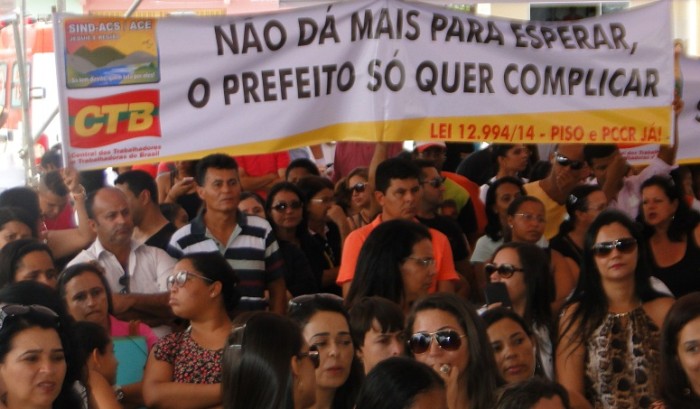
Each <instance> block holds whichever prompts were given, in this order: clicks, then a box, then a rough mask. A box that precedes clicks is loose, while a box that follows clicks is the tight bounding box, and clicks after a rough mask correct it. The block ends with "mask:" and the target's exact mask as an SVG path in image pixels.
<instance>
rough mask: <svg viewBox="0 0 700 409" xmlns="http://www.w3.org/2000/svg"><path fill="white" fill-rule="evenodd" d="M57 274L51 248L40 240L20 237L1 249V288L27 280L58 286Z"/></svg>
mask: <svg viewBox="0 0 700 409" xmlns="http://www.w3.org/2000/svg"><path fill="white" fill-rule="evenodd" d="M57 275H58V271H56V267H55V265H54V262H53V254H52V253H51V249H49V246H47V245H46V244H44V243H41V242H39V241H38V240H35V239H19V240H16V241H13V242H12V243H9V244H8V245H7V246H5V247H3V249H2V250H0V288H1V287H4V286H6V285H7V284H11V283H15V282H18V281H25V280H29V281H36V282H39V283H42V284H45V285H47V286H49V287H51V288H56V276H57Z"/></svg>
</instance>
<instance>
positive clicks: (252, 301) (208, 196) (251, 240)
mask: <svg viewBox="0 0 700 409" xmlns="http://www.w3.org/2000/svg"><path fill="white" fill-rule="evenodd" d="M197 193H198V194H199V197H200V198H201V199H202V201H203V202H204V210H203V211H201V212H200V213H199V215H197V217H195V218H194V219H193V220H192V222H190V224H188V225H186V226H184V227H182V228H181V229H179V230H178V231H176V232H175V234H173V236H172V238H171V239H170V245H169V246H168V253H170V255H171V256H173V257H176V258H179V257H181V256H182V255H184V254H188V253H195V252H213V251H218V252H220V253H221V254H223V256H224V257H225V258H226V259H227V260H228V262H229V264H231V266H232V267H233V269H234V270H235V271H236V274H237V275H238V278H239V280H240V282H239V285H238V287H239V288H238V289H239V291H240V292H241V295H242V298H241V302H240V304H239V308H240V309H241V310H262V309H265V308H266V307H268V306H269V308H270V310H271V311H273V312H277V313H279V314H284V311H285V307H286V292H287V288H286V286H285V283H284V261H283V260H282V255H281V254H280V252H279V245H278V244H277V240H276V239H275V236H274V234H273V232H272V227H270V224H269V223H268V222H267V220H265V219H262V218H260V217H256V216H246V215H245V214H243V213H241V212H239V211H238V202H239V201H240V196H241V183H240V179H239V176H238V164H237V163H236V161H235V160H234V159H233V158H231V157H230V156H227V155H224V154H213V155H209V156H206V157H204V158H203V159H201V160H200V161H199V163H198V164H197ZM265 290H268V291H269V294H270V297H269V302H268V301H267V300H266V299H265V298H264V295H265Z"/></svg>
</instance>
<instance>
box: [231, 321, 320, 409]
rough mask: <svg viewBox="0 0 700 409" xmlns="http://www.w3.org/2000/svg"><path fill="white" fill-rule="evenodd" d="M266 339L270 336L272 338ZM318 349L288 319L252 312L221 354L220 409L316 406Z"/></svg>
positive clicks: (295, 408) (285, 408) (235, 331)
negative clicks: (222, 407)
mask: <svg viewBox="0 0 700 409" xmlns="http://www.w3.org/2000/svg"><path fill="white" fill-rule="evenodd" d="M270 334H274V335H275V336H274V337H271V336H270ZM319 361H320V357H319V352H318V349H317V348H316V347H309V345H308V344H307V343H306V340H304V338H303V336H302V334H301V330H300V329H299V326H298V325H296V323H295V322H293V321H291V320H290V319H288V318H286V317H282V316H279V315H277V314H274V313H270V312H255V313H252V314H251V315H250V317H249V318H248V319H247V320H245V322H244V323H243V324H242V325H241V326H239V327H238V328H236V329H235V330H233V331H232V332H231V335H230V336H229V339H228V344H227V345H226V348H225V350H224V358H223V371H224V375H223V382H222V384H221V385H222V395H223V403H224V409H303V408H309V407H311V406H312V405H313V404H314V402H315V401H316V375H315V373H314V371H315V368H317V367H318V365H319Z"/></svg>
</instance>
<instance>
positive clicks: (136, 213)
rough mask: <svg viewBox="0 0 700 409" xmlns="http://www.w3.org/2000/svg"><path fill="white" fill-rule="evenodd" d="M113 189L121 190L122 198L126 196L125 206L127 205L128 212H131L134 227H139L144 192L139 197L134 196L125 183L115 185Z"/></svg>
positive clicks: (142, 211)
mask: <svg viewBox="0 0 700 409" xmlns="http://www.w3.org/2000/svg"><path fill="white" fill-rule="evenodd" d="M115 187H116V188H117V189H119V190H121V191H122V193H124V196H126V204H127V205H129V211H130V212H131V219H132V220H133V223H134V225H135V226H139V225H141V222H143V214H144V208H145V205H144V202H143V199H144V196H145V195H146V192H145V191H143V192H141V194H140V195H138V196H136V195H134V192H132V191H131V190H130V189H129V185H127V184H126V183H121V184H118V185H115Z"/></svg>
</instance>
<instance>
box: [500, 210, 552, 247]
mask: <svg viewBox="0 0 700 409" xmlns="http://www.w3.org/2000/svg"><path fill="white" fill-rule="evenodd" d="M545 220H546V219H545V215H544V206H543V205H542V203H539V202H533V201H530V200H528V201H526V202H523V203H522V204H521V205H520V208H519V209H518V210H517V211H516V212H515V214H514V215H512V216H508V224H510V225H511V226H513V228H512V234H513V241H519V242H525V243H532V244H534V243H537V241H538V240H539V239H540V238H541V237H542V235H543V234H544V228H545Z"/></svg>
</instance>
